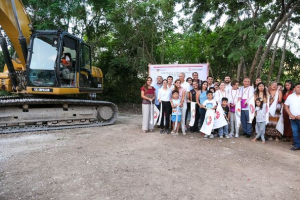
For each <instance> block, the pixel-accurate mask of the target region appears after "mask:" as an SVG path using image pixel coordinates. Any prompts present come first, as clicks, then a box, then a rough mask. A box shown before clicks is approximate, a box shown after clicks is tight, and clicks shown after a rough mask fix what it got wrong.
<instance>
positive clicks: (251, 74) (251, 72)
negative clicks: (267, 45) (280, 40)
mask: <svg viewBox="0 0 300 200" xmlns="http://www.w3.org/2000/svg"><path fill="white" fill-rule="evenodd" d="M262 49H263V45H260V46H259V47H258V49H257V51H256V53H255V56H254V59H253V61H252V65H251V68H250V72H249V79H250V80H252V78H253V75H254V69H255V66H256V64H257V62H258V59H259V56H260V54H261V52H262Z"/></svg>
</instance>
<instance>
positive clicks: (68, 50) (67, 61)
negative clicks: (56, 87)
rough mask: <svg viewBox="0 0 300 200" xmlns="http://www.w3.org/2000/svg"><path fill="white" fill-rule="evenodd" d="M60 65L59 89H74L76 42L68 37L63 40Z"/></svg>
mask: <svg viewBox="0 0 300 200" xmlns="http://www.w3.org/2000/svg"><path fill="white" fill-rule="evenodd" d="M61 52H62V55H61V58H60V59H61V64H60V83H61V87H75V83H76V76H75V74H76V55H77V41H76V40H75V39H73V38H71V37H69V36H64V38H63V49H62V51H61Z"/></svg>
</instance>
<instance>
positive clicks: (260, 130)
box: [255, 122, 266, 141]
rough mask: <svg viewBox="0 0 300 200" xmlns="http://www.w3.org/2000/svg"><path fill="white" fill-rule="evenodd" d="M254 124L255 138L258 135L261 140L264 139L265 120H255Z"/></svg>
mask: <svg viewBox="0 0 300 200" xmlns="http://www.w3.org/2000/svg"><path fill="white" fill-rule="evenodd" d="M256 126H257V135H256V137H255V138H256V139H258V138H259V137H260V138H261V140H262V141H265V132H266V122H256Z"/></svg>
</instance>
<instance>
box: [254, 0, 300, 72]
mask: <svg viewBox="0 0 300 200" xmlns="http://www.w3.org/2000/svg"><path fill="white" fill-rule="evenodd" d="M299 4H300V0H298V1H297V3H296V4H295V6H293V7H292V8H291V10H290V11H289V12H288V13H287V14H286V15H285V16H284V17H283V18H282V20H281V21H280V23H279V24H278V25H277V27H276V29H275V31H274V33H273V34H272V36H271V38H270V40H269V43H268V46H267V48H266V50H265V51H264V53H263V55H262V57H261V59H260V62H259V64H258V67H257V71H256V77H259V76H260V72H261V68H262V66H263V64H264V63H265V60H266V57H267V54H268V52H269V50H270V48H271V45H272V43H273V41H274V38H275V36H276V32H277V31H278V30H279V29H280V28H281V27H282V25H283V24H284V23H285V22H286V21H287V19H288V18H290V17H291V15H292V14H293V13H294V11H295V9H296V8H297V7H298V6H299Z"/></svg>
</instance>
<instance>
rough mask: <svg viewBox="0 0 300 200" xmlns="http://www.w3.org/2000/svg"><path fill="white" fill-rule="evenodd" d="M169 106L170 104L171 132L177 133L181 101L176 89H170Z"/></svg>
mask: <svg viewBox="0 0 300 200" xmlns="http://www.w3.org/2000/svg"><path fill="white" fill-rule="evenodd" d="M171 106H172V125H173V130H172V132H171V134H172V135H178V131H179V127H180V122H181V113H182V112H181V107H182V103H181V100H180V98H179V92H178V91H177V90H173V91H172V99H171Z"/></svg>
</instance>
